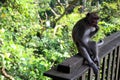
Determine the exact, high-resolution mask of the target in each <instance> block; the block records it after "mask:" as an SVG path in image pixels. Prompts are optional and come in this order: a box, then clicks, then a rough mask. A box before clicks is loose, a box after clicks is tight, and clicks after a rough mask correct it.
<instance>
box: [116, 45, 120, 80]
mask: <svg viewBox="0 0 120 80" xmlns="http://www.w3.org/2000/svg"><path fill="white" fill-rule="evenodd" d="M119 64H120V46H119V47H118V48H117V59H116V70H115V73H116V75H115V80H118V76H120V75H119V74H118V71H119V67H120V66H119Z"/></svg>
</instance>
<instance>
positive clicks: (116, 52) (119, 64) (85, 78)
mask: <svg viewBox="0 0 120 80" xmlns="http://www.w3.org/2000/svg"><path fill="white" fill-rule="evenodd" d="M99 58H100V62H101V65H100V70H99V73H98V74H97V75H95V74H94V73H93V71H92V69H91V68H90V67H89V66H88V65H85V64H83V58H82V57H80V56H79V55H78V54H77V55H75V56H72V57H71V58H69V59H66V60H65V61H64V62H62V63H61V64H59V65H58V66H57V67H53V68H52V69H51V70H49V71H47V72H45V73H44V75H45V76H48V77H51V78H52V79H53V80H120V31H118V32H116V33H114V34H112V35H110V36H108V37H107V38H105V39H104V44H103V45H102V46H101V47H99Z"/></svg>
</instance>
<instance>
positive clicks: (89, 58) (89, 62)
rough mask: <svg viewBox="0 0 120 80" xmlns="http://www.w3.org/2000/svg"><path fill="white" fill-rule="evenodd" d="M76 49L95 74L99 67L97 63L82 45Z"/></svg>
mask: <svg viewBox="0 0 120 80" xmlns="http://www.w3.org/2000/svg"><path fill="white" fill-rule="evenodd" d="M78 51H79V53H80V54H81V55H82V56H83V57H84V58H85V59H86V60H87V61H88V64H89V66H90V67H92V68H93V71H94V73H95V74H97V73H98V71H99V69H98V67H97V65H96V64H95V63H94V62H93V60H92V59H91V57H90V56H89V53H88V52H87V50H86V49H85V48H84V47H83V46H79V47H78Z"/></svg>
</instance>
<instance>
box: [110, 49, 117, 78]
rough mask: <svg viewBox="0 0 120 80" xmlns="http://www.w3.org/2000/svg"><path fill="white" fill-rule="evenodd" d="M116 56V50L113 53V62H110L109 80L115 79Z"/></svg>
mask: <svg viewBox="0 0 120 80" xmlns="http://www.w3.org/2000/svg"><path fill="white" fill-rule="evenodd" d="M116 54H117V48H116V49H115V50H114V52H113V60H112V72H111V79H112V80H114V77H115V68H116V63H115V61H116Z"/></svg>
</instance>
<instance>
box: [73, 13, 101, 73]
mask: <svg viewBox="0 0 120 80" xmlns="http://www.w3.org/2000/svg"><path fill="white" fill-rule="evenodd" d="M98 20H99V16H98V15H97V12H91V13H87V14H86V17H84V18H82V19H80V20H79V21H77V22H76V24H75V25H74V27H73V30H72V38H73V42H74V43H75V44H76V47H77V50H78V53H79V54H80V55H81V56H82V57H83V58H84V59H85V60H86V61H87V62H88V65H89V66H90V67H92V69H93V71H94V73H95V74H97V73H98V71H99V65H100V61H99V57H98V46H99V45H98V44H97V42H96V41H93V40H91V38H92V37H93V36H94V35H95V34H96V33H97V32H98V30H99V26H98ZM99 43H100V44H101V43H102V41H100V42H99Z"/></svg>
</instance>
